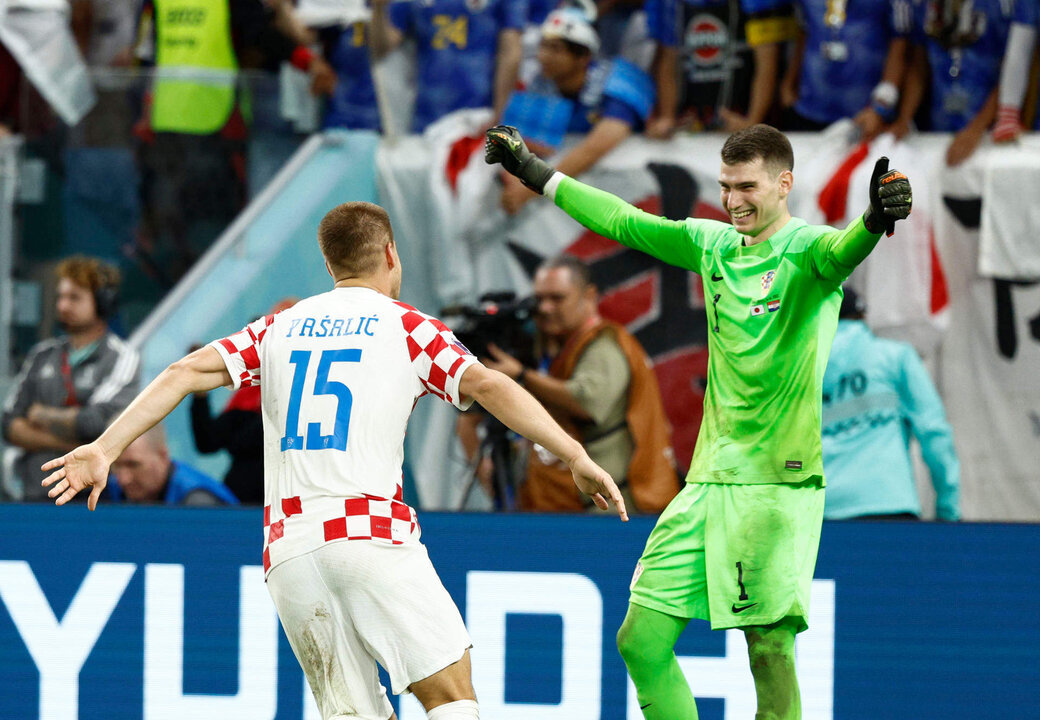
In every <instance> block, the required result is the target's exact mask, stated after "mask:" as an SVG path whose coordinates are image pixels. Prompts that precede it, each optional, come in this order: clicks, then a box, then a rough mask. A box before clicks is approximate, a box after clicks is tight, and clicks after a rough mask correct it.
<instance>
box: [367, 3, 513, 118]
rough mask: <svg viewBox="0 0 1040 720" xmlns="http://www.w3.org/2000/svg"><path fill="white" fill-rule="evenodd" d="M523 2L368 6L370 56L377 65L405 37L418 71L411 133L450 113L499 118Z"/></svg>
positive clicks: (510, 80)
mask: <svg viewBox="0 0 1040 720" xmlns="http://www.w3.org/2000/svg"><path fill="white" fill-rule="evenodd" d="M527 12H528V11H527V0H373V3H372V25H371V31H372V37H371V41H372V49H373V51H374V53H375V56H376V57H377V58H378V57H382V56H383V55H385V54H386V53H387V52H389V51H390V50H392V49H394V48H396V47H397V46H398V45H400V44H401V43H402V42H403V41H404V39H405V37H406V36H411V37H414V38H415V41H416V46H417V47H416V55H417V58H416V59H417V64H418V79H417V93H416V98H415V115H414V117H413V118H412V131H413V132H416V133H420V132H422V131H423V130H424V129H425V128H426V126H427V125H429V124H430V123H432V122H434V121H435V120H438V119H439V118H441V117H443V116H445V115H447V114H448V113H450V112H454V111H455V110H461V109H463V108H479V107H490V108H492V109H493V111H494V117H495V118H496V119H497V118H499V117H501V114H502V109H503V108H504V107H505V104H506V100H508V98H509V93H510V92H512V91H513V88H515V87H516V81H517V74H518V72H519V69H520V60H521V58H522V56H523V46H522V42H521V33H522V32H523V29H524V26H525V25H526V24H527Z"/></svg>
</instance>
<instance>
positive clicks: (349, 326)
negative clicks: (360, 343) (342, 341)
mask: <svg viewBox="0 0 1040 720" xmlns="http://www.w3.org/2000/svg"><path fill="white" fill-rule="evenodd" d="M377 322H379V318H378V317H364V316H362V317H352V318H334V317H332V316H330V315H326V316H324V317H322V318H294V319H293V321H292V324H291V325H290V326H289V332H287V333H286V334H285V337H316V338H323V337H344V336H346V335H368V336H369V337H374V336H375V332H373V331H374V330H375V324H376V323H377Z"/></svg>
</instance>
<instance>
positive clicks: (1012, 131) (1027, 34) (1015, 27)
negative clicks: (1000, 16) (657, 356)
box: [993, 0, 1040, 142]
mask: <svg viewBox="0 0 1040 720" xmlns="http://www.w3.org/2000/svg"><path fill="white" fill-rule="evenodd" d="M1020 2H1021V4H1022V10H1023V15H1024V16H1023V17H1019V18H1018V19H1016V21H1015V22H1013V23H1011V30H1010V31H1009V32H1008V47H1007V52H1006V54H1005V55H1004V64H1003V66H1002V67H1001V69H1000V90H999V98H998V109H997V124H996V125H995V126H994V127H993V140H994V141H996V142H1008V141H1011V140H1014V139H1016V138H1017V137H1018V136H1019V135H1020V134H1021V133H1022V129H1023V128H1022V120H1023V118H1022V116H1023V107H1022V106H1023V104H1024V102H1025V100H1026V97H1027V95H1028V93H1027V89H1028V84H1029V67H1030V65H1032V62H1033V48H1034V47H1035V46H1036V36H1037V31H1038V30H1040V0H1020ZM1036 100H1037V98H1036V94H1035V93H1034V94H1033V101H1034V106H1033V108H1032V114H1033V116H1034V118H1033V123H1034V125H1033V129H1034V130H1040V106H1038V105H1037V103H1036ZM1028 112H1029V109H1028V108H1026V113H1027V114H1028Z"/></svg>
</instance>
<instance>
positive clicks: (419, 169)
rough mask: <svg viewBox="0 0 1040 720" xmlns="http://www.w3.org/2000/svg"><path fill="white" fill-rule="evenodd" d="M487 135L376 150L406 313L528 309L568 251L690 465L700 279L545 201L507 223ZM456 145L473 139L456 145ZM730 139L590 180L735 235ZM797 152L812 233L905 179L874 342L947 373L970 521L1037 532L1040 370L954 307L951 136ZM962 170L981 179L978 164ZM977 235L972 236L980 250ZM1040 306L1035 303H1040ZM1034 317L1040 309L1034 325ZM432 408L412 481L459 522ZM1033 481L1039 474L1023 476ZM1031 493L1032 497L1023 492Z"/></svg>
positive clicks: (874, 320) (415, 431) (823, 136)
mask: <svg viewBox="0 0 1040 720" xmlns="http://www.w3.org/2000/svg"><path fill="white" fill-rule="evenodd" d="M480 120H481V119H480V118H479V117H476V116H473V115H470V116H467V117H464V118H462V119H461V120H460V121H459V124H458V125H457V126H456V130H455V131H454V132H453V131H452V129H451V128H450V127H449V126H447V125H440V124H439V127H438V132H437V139H438V142H436V143H433V144H431V143H429V142H424V141H423V139H421V138H416V137H408V138H403V139H402V140H400V141H399V142H397V143H396V144H394V145H384V146H383V147H382V148H381V150H380V154H379V182H380V195H381V198H382V200H383V202H384V204H385V205H386V207H387V209H388V210H389V212H390V214H391V218H392V220H393V223H394V228H395V233H396V236H397V238H398V240H399V245H400V251H401V253H402V258H403V260H404V273H405V282H404V296H403V298H404V299H405V300H407V301H409V302H412V303H413V304H415V305H417V306H418V307H419V308H421V309H423V310H424V311H426V312H430V313H432V314H435V315H436V314H438V313H439V311H440V309H441V308H442V307H445V306H448V305H454V304H458V303H473V302H475V301H477V299H478V298H479V297H480V296H481V295H482V294H484V293H486V292H490V291H501V290H513V291H515V292H516V293H517V294H518V295H519V296H521V297H523V296H526V295H528V294H529V293H530V288H531V284H530V277H531V275H532V273H533V270H534V268H535V267H536V266H537V265H538V264H539V263H540V262H541V261H542V260H543V259H545V258H547V257H551V256H553V255H555V254H558V253H561V252H568V253H571V254H574V255H577V256H579V257H581V258H583V259H585V260H586V261H587V262H589V263H590V265H591V266H592V272H593V276H594V278H595V280H596V282H597V284H598V285H599V287H600V290H601V293H602V300H601V306H600V309H601V311H602V313H603V315H604V316H606V317H608V318H610V319H613V320H616V321H618V322H621V323H623V324H625V325H626V326H627V327H628V328H629V330H630V331H632V332H633V333H634V334H635V335H636V337H637V338H638V339H639V340H640V342H641V343H642V344H643V346H644V347H645V348H646V350H647V353H648V354H649V355H650V357H651V358H652V360H653V362H654V369H655V371H656V373H657V376H658V380H659V382H660V385H661V390H662V394H663V396H664V400H665V405H666V409H667V411H668V414H669V417H670V419H671V421H672V424H673V429H674V445H675V450H676V456H677V458H678V459H679V462H680V464H681V465H682V466H684V467H686V466H687V465H688V463H689V461H690V458H691V456H692V452H693V446H694V443H695V440H696V436H697V431H698V428H699V426H700V419H701V411H702V402H703V389H704V384H705V377H706V367H707V347H706V338H707V318H706V315H705V313H704V309H703V307H704V300H703V293H702V289H701V284H700V278H699V277H698V276H697V275H695V274H694V273H690V272H687V271H684V270H681V269H679V268H674V267H671V266H668V265H665V264H663V263H660V262H658V261H656V260H654V259H653V258H650V257H648V256H646V255H643V254H641V253H638V252H635V251H631V250H628V249H627V248H624V247H622V246H620V245H618V244H617V243H614V242H612V241H609V240H606V239H604V238H602V237H600V236H598V235H596V234H594V233H591V232H588V231H586V230H585V229H584V228H582V227H581V226H580V225H578V224H577V223H576V222H574V221H573V220H571V219H570V218H569V217H568V216H567V215H566V214H565V213H563V212H562V211H560V210H559V209H557V208H556V207H555V206H554V205H553V204H552V203H551V202H550V201H548V200H546V199H544V198H537V199H534V200H532V201H531V202H529V203H527V204H526V205H525V206H524V207H523V209H522V210H521V211H520V212H519V213H518V214H516V215H512V216H511V215H507V214H506V213H505V211H503V210H502V208H501V206H500V204H499V193H500V187H501V186H500V183H499V180H498V177H497V168H493V167H489V166H487V165H485V163H484V161H483V157H482V150H483V145H482V141H481V137H480V129H481V128H480ZM461 136H466V137H462V139H461V140H458V141H453V139H455V138H459V137H461ZM428 139H430V138H429V136H427V140H428ZM724 139H725V138H724V136H722V135H709V134H702V135H692V136H686V137H680V138H676V139H674V140H672V141H670V142H667V143H662V142H653V141H649V140H645V139H642V138H634V139H631V140H629V141H627V142H626V143H625V144H624V145H623V146H621V147H620V148H618V149H617V150H615V151H614V152H613V153H611V154H610V155H609V156H607V157H606V158H604V159H603V160H602V161H601V162H600V163H599V165H598V166H597V167H596V168H594V169H593V170H592V171H590V172H588V173H587V174H586V175H585V176H584V177H583V178H582V180H584V181H586V182H588V183H590V184H592V185H595V186H597V187H600V188H602V189H604V190H607V191H610V192H613V193H615V194H617V195H619V196H621V197H622V198H624V199H626V200H628V201H629V202H631V203H633V204H635V205H636V206H638V207H641V208H643V209H645V210H647V211H648V212H652V213H656V214H660V215H664V216H667V217H673V218H683V217H687V216H692V217H705V218H715V219H721V220H726V219H727V216H726V214H725V213H724V212H723V210H722V208H721V204H720V200H719V191H718V181H717V176H718V171H719V163H720V160H719V150H720V149H721V146H722V143H723V141H724ZM791 142H792V145H793V147H794V152H795V159H796V163H795V171H794V175H795V186H794V191H793V192H792V195H791V202H790V207H791V211H792V214H794V215H796V216H799V217H802V218H805V219H806V220H807V221H808V222H810V223H819V224H824V223H826V224H831V225H835V226H842V225H844V224H845V223H847V222H848V221H849V219H851V218H853V217H855V216H856V215H858V214H860V213H861V212H862V211H863V210H864V209H865V208H866V205H867V202H868V200H867V183H868V181H869V178H870V173H871V170H872V168H873V165H874V160H875V159H876V158H877V157H878V156H880V155H887V156H888V157H889V158H890V159H891V166H892V167H894V168H898V169H900V170H903V171H904V172H906V173H907V174H908V175H909V176H910V178H911V181H912V183H913V187H914V212H913V214H912V215H911V218H910V220H909V221H907V222H903V223H900V224H898V225H897V229H896V233H895V235H894V236H893V237H892V238H887V239H883V240H882V242H881V243H880V244H879V246H878V248H877V249H876V250H875V251H874V252H873V253H872V255H871V256H870V257H869V258H868V260H867V261H866V262H865V263H864V264H863V266H862V267H861V268H860V269H858V270H857V271H856V273H855V274H854V275H853V278H852V282H853V284H854V285H855V286H856V287H857V289H859V290H860V291H861V294H862V295H863V297H864V299H865V301H866V303H867V305H868V308H869V320H870V324H871V325H872V326H873V327H874V328H875V330H876V331H877V332H878V333H879V334H883V335H886V336H889V337H898V338H901V339H905V340H908V341H910V342H912V343H914V344H915V346H916V347H917V348H918V350H919V351H920V352H921V353H922V354H923V355H924V356H925V357H926V359H928V360H929V361H930V363H931V364H933V365H934V364H935V363H936V361H938V362H939V366H940V367H941V368H942V372H941V373H940V374H939V381H940V390H942V391H943V392H944V396H945V397H946V400H947V407H948V411H949V414H950V420H951V422H952V424H953V426H954V430H955V433H956V436H957V437H956V439H957V447H958V450H959V452H960V455H961V460H962V463H963V466H964V473H963V485H964V490H963V497H964V510H963V514H964V516H965V517H966V518H968V519H1002V518H1016V519H1025V518H1027V517H1028V518H1029V519H1034V520H1035V519H1040V483H1036V482H1034V481H1033V480H1035V468H1036V467H1037V465H1038V461H1040V373H1036V372H1035V370H1036V368H1040V363H1038V362H1035V361H1033V364H1032V366H1031V367H1032V368H1033V370H1034V372H1033V373H1032V377H1025V376H1023V377H1019V372H1018V371H1019V370H1021V369H1022V368H1023V367H1024V365H1023V363H1024V361H1025V358H1024V357H1023V356H1025V355H1026V354H1027V353H1026V352H1022V351H1020V352H1019V353H1018V356H1017V357H1018V358H1019V359H1016V358H1004V359H999V360H998V358H997V353H998V351H997V350H996V349H995V348H996V346H995V345H994V343H993V342H989V340H984V339H983V336H988V335H991V334H992V333H993V331H992V329H991V328H990V327H988V325H987V323H988V324H989V325H992V322H991V321H992V316H993V312H992V311H990V312H989V314H988V315H986V316H985V317H982V316H981V315H979V314H978V313H977V312H975V310H977V309H978V308H977V307H976V306H975V305H974V304H971V303H969V300H968V298H969V296H971V297H974V294H973V293H971V292H969V288H968V287H966V286H958V287H957V289H958V290H959V292H960V293H961V295H960V296H958V297H951V294H950V293H951V292H952V288H948V284H947V282H946V279H945V276H944V273H943V268H944V263H946V262H949V260H948V259H947V257H946V254H947V247H946V246H947V245H949V244H950V243H951V242H956V241H955V240H953V239H951V238H943V237H940V236H939V234H937V229H939V228H946V227H947V226H948V225H949V223H948V222H946V220H947V218H946V217H945V216H946V214H948V211H947V208H946V206H945V204H944V203H943V200H942V197H943V192H944V191H943V183H944V182H946V183H947V184H949V182H950V181H951V178H953V177H955V174H952V173H950V172H948V171H947V169H946V168H945V165H944V164H943V157H944V152H945V147H946V144H947V143H948V139H947V138H945V137H944V136H915V137H913V138H912V139H911V140H910V141H908V142H902V143H896V142H894V141H893V140H892V138H890V137H887V136H883V137H882V138H879V139H878V140H876V141H875V142H874V143H873V145H872V146H871V147H866V146H864V145H862V144H859V143H856V142H855V141H854V140H853V139H852V134H851V132H850V128H849V125H846V124H838V125H835V126H833V127H832V128H830V129H829V130H828V131H826V132H824V133H819V134H793V135H791ZM431 148H432V149H431ZM985 152H986V149H985V148H984V149H983V151H982V152H980V158H981V157H985ZM975 162H976V163H979V162H982V161H981V160H976V161H975ZM969 167H975V168H976V170H977V171H978V166H977V165H971V164H969ZM966 172H969V173H970V172H972V170H970V169H968V170H966ZM978 172H979V174H981V171H978ZM978 186H979V187H981V180H980V181H979V184H978ZM979 192H981V191H979ZM936 213H938V214H939V216H938V217H937V216H936ZM977 236H978V233H977V230H976V231H975V235H974V240H973V241H974V242H975V243H976V244H977ZM940 257H941V258H942V262H940ZM958 258H959V256H958ZM968 262H969V264H968V265H967V266H965V267H964V268H960V267H959V268H958V271H960V270H962V269H963V270H964V271H965V272H967V273H968V275H969V276H970V282H969V283H967V284H968V285H971V284H973V283H981V284H982V285H987V284H988V283H991V282H992V281H989V280H981V279H980V278H978V276H977V274H976V272H975V266H974V257H973V258H972V259H971V260H969V261H968ZM1026 294H1028V291H1027V290H1023V289H1021V288H1020V287H1019V286H1015V288H1014V290H1013V291H1012V295H1013V296H1014V297H1015V298H1016V299H1017V298H1018V297H1019V296H1022V297H1023V298H1025V295H1026ZM1036 294H1037V296H1038V297H1040V290H1038V291H1037V293H1036ZM1030 297H1031V296H1030ZM1024 301H1025V302H1028V300H1024ZM979 302H985V298H981V297H980V298H979ZM989 302H990V306H992V300H990V301H989ZM969 304H970V305H971V308H968V307H967V305H969ZM1034 306H1036V307H1034ZM962 309H963V314H958V313H961V311H962ZM1037 309H1040V302H1034V303H1033V304H1032V305H1030V306H1029V308H1028V310H1025V311H1026V312H1030V313H1033V312H1036V310H1037ZM1026 324H1027V325H1028V322H1027V323H1026ZM947 326H948V327H949V328H950V330H949V332H947V333H946V334H945V336H944V335H943V333H942V331H943V328H945V327H947ZM1030 327H1032V328H1033V330H1032V331H1031V330H1029V329H1025V330H1024V334H1023V333H1022V332H1020V334H1021V335H1022V339H1021V340H1020V343H1019V344H1020V345H1028V346H1029V347H1028V350H1029V353H1037V355H1040V344H1038V341H1040V320H1034V321H1033V323H1032V325H1031V326H1030ZM962 329H963V332H965V333H967V334H968V335H970V336H973V337H975V338H977V342H978V343H979V345H982V344H986V343H988V345H987V348H988V347H989V345H994V350H993V352H991V353H989V354H986V355H980V354H978V353H972V352H969V350H968V346H969V345H970V343H968V344H967V345H966V344H965V343H963V342H960V341H959V340H958V338H959V337H960V336H959V334H958V333H960V332H961V331H962ZM1030 332H1032V333H1033V334H1032V335H1030V334H1029V333H1030ZM951 353H953V354H954V355H955V357H951V355H950V354H951ZM1038 359H1040V357H1038ZM957 369H959V370H960V371H963V372H964V373H965V376H967V377H974V378H977V379H980V380H981V379H983V378H985V379H986V385H987V387H989V390H988V392H989V393H990V397H991V400H992V401H991V402H976V401H974V400H973V401H972V402H970V403H968V402H962V398H964V397H966V395H963V394H960V393H962V392H963V390H962V389H961V388H958V387H950V386H949V384H950V383H951V382H957V380H956V378H957V377H959V376H957V375H956V371H957ZM1009 370H1013V371H1012V372H1009ZM1022 375H1028V373H1022ZM1012 381H1013V382H1012ZM980 384H981V383H980ZM998 389H999V392H998ZM998 400H999V401H998ZM426 405H427V406H428V407H426V408H424V409H422V410H420V411H419V412H420V415H419V417H417V418H416V419H415V420H414V421H413V425H412V431H411V432H410V435H409V438H410V442H411V445H410V447H409V451H410V458H411V460H412V469H413V472H414V474H415V477H416V480H417V482H418V486H419V490H420V494H421V497H422V502H423V505H424V506H425V507H442V508H450V507H455V506H457V505H458V504H459V498H460V497H461V493H462V488H463V487H464V485H465V482H466V477H465V475H466V470H465V462H464V460H463V458H462V457H461V453H460V451H459V450H458V449H457V448H455V444H454V418H453V417H452V415H451V410H450V408H433V407H430V405H432V404H426ZM420 407H422V406H420ZM1030 417H1032V418H1034V420H1033V425H1032V427H1031V426H1030V424H1029V418H1030ZM1008 427H1015V428H1017V432H1015V433H1014V434H1013V440H1012V439H1011V438H1009V437H1005V439H1004V440H1001V441H1000V442H997V438H995V437H994V434H995V433H999V432H1004V431H1005V430H1006V428H1008ZM1030 467H1031V468H1033V475H1028V474H1023V472H1022V471H1023V470H1024V469H1027V468H1030ZM446 470H447V474H448V475H449V476H450V477H449V479H448V480H447V482H446V481H445V474H446ZM879 471H881V472H883V469H882V470H879ZM1026 485H1032V487H1031V488H1030V489H1024V486H1026ZM997 486H999V487H1000V488H1001V489H1000V490H999V491H997V490H996V487H997ZM926 505H927V503H926Z"/></svg>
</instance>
